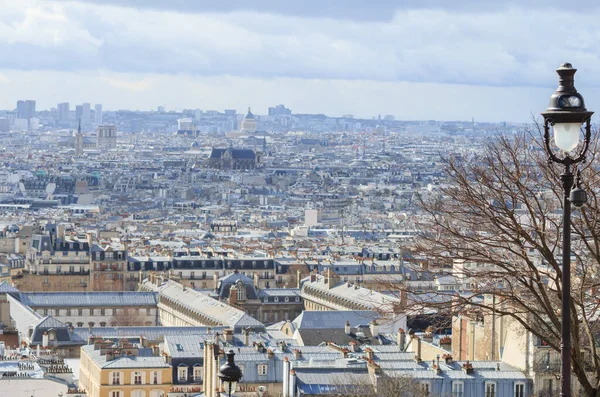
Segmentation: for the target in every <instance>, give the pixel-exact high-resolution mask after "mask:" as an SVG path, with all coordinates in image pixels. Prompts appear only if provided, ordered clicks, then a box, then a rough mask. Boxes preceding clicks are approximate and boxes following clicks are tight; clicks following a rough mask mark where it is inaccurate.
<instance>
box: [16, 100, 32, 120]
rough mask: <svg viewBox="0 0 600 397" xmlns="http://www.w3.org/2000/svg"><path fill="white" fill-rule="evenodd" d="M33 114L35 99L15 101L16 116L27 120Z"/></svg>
mask: <svg viewBox="0 0 600 397" xmlns="http://www.w3.org/2000/svg"><path fill="white" fill-rule="evenodd" d="M34 115H35V101H33V100H31V99H29V100H27V101H17V118H18V119H25V120H29V119H30V118H32V117H33V116H34Z"/></svg>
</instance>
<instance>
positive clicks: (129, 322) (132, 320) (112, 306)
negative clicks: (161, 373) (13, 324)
mask: <svg viewBox="0 0 600 397" xmlns="http://www.w3.org/2000/svg"><path fill="white" fill-rule="evenodd" d="M12 296H13V297H14V298H15V299H17V300H18V301H19V302H20V303H21V304H23V305H25V306H27V307H28V308H30V310H32V311H33V312H35V313H37V314H38V315H39V316H40V317H46V316H52V317H53V318H54V319H56V320H57V321H61V322H63V323H64V324H67V325H72V326H74V327H94V326H99V327H106V326H112V327H115V326H154V325H158V309H157V294H156V293H153V292H30V293H27V292H21V293H18V294H12Z"/></svg>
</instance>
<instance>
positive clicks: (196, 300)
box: [140, 274, 264, 332]
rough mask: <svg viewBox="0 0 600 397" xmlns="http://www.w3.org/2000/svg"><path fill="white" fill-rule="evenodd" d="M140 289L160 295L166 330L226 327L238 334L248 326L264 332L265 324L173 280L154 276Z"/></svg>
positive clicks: (160, 305) (160, 313)
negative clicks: (174, 328) (173, 328)
mask: <svg viewBox="0 0 600 397" xmlns="http://www.w3.org/2000/svg"><path fill="white" fill-rule="evenodd" d="M140 290H141V291H155V292H158V309H159V316H160V324H161V325H163V326H166V327H173V326H176V327H185V326H190V327H198V326H209V327H218V326H226V327H230V328H232V329H233V330H235V331H236V332H241V330H243V329H244V328H247V327H251V328H253V329H254V330H256V331H260V330H264V325H263V324H262V323H261V322H260V321H258V320H256V319H254V318H253V317H252V316H250V315H249V314H248V313H245V312H244V311H242V310H240V309H237V308H235V307H233V306H230V305H228V304H226V303H225V302H219V301H218V300H216V299H213V298H211V297H210V296H209V295H207V294H204V293H202V292H199V291H195V290H193V289H190V288H187V287H184V286H183V285H181V284H179V283H177V282H175V281H173V280H168V281H165V280H164V278H162V277H160V276H156V275H153V274H152V275H150V279H149V280H145V281H144V282H143V283H142V284H141V285H140Z"/></svg>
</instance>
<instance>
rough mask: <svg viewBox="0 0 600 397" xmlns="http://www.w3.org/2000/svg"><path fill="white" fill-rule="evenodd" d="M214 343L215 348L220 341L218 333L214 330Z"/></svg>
mask: <svg viewBox="0 0 600 397" xmlns="http://www.w3.org/2000/svg"><path fill="white" fill-rule="evenodd" d="M214 343H215V345H216V346H215V348H218V346H219V344H220V343H221V338H220V337H219V333H218V332H215V340H214Z"/></svg>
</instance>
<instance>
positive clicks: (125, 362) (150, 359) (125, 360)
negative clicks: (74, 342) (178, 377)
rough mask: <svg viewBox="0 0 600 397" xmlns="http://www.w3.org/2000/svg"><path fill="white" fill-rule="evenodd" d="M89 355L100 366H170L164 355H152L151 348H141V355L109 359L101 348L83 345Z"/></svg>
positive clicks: (133, 367)
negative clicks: (96, 348)
mask: <svg viewBox="0 0 600 397" xmlns="http://www.w3.org/2000/svg"><path fill="white" fill-rule="evenodd" d="M81 349H82V350H85V351H86V352H87V354H88V356H89V357H90V358H91V359H92V360H94V362H95V363H97V364H98V366H99V367H100V368H115V369H117V368H132V369H135V368H169V367H170V366H169V364H167V363H166V362H165V359H164V358H163V357H155V356H153V355H152V350H151V349H140V350H139V355H137V356H134V355H131V356H121V357H117V358H115V359H114V360H110V361H108V360H107V359H106V355H102V354H100V353H101V350H100V349H98V350H94V346H93V345H87V346H83V347H82V348H81Z"/></svg>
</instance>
